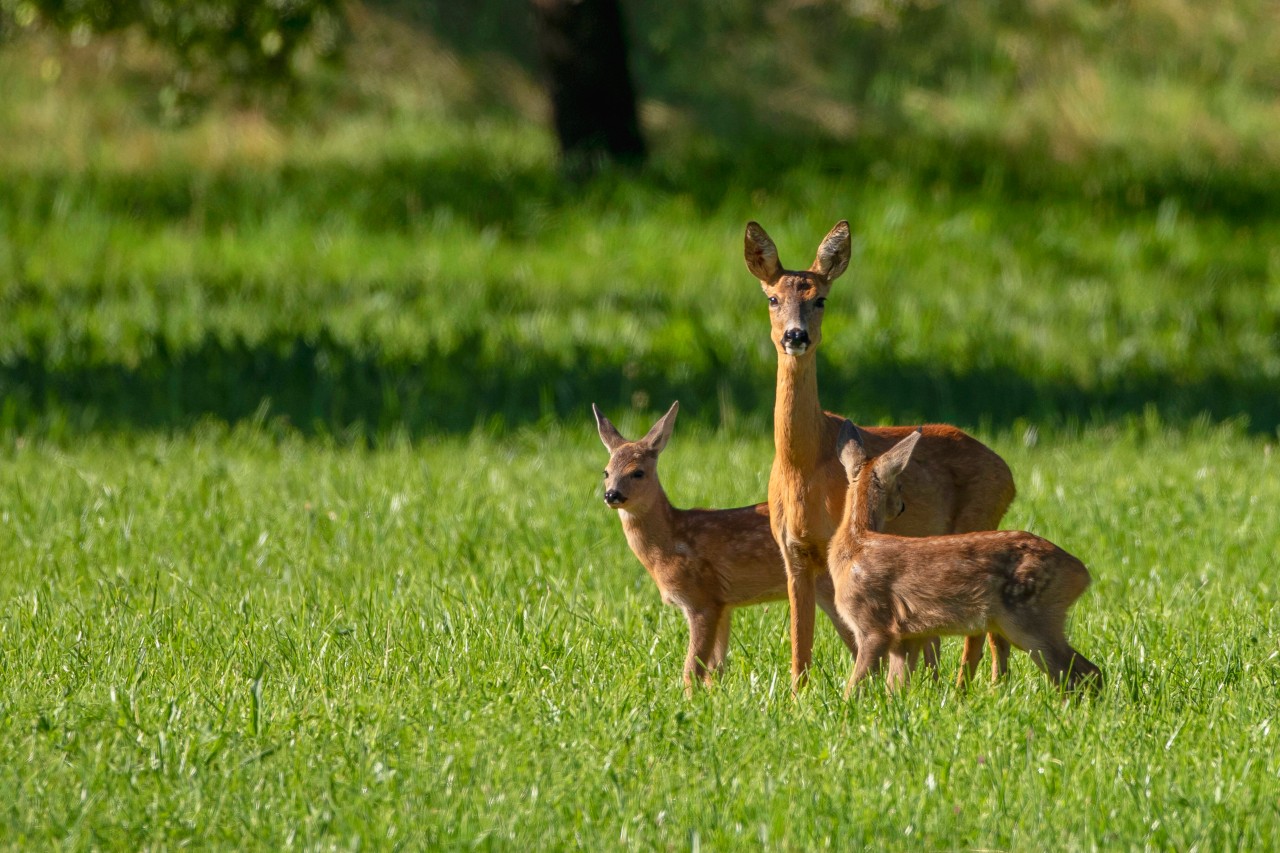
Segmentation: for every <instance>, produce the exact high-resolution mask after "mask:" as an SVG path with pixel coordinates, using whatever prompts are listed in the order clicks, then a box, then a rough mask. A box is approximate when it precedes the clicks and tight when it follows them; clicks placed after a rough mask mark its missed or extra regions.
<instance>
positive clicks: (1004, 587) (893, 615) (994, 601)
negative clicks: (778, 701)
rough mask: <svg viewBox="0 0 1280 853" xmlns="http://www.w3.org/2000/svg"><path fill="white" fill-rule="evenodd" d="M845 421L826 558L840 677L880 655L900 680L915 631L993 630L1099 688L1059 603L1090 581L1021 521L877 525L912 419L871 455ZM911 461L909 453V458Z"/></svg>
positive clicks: (1057, 673)
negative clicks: (842, 644) (965, 527)
mask: <svg viewBox="0 0 1280 853" xmlns="http://www.w3.org/2000/svg"><path fill="white" fill-rule="evenodd" d="M861 432H862V431H861V430H859V429H858V428H857V427H855V426H854V425H853V424H852V423H851V422H849V421H845V422H844V425H843V426H842V427H841V428H840V435H839V437H838V439H837V444H836V451H837V454H838V456H839V458H840V462H841V464H842V465H843V466H844V469H845V472H846V473H847V476H848V495H847V497H846V498H845V514H844V518H843V520H842V521H841V522H840V527H839V529H837V530H836V534H835V536H834V537H833V538H832V540H831V547H830V552H829V556H828V560H829V562H830V566H831V577H832V580H833V581H834V582H835V586H836V605H837V606H838V607H839V608H840V614H841V615H842V616H843V617H844V618H845V620H846V621H847V622H848V623H849V624H850V625H852V626H853V629H854V632H855V634H856V635H857V640H858V658H857V663H856V664H855V665H854V669H853V674H852V676H850V678H849V684H848V687H847V688H846V689H845V696H846V698H847V697H848V696H849V694H850V692H852V690H853V688H854V686H855V685H856V684H857V683H858V682H859V681H861V680H862V679H864V678H866V677H867V676H869V675H871V674H873V673H876V672H878V671H879V670H880V668H881V666H882V664H883V663H884V661H885V659H886V658H888V661H889V677H888V680H889V685H890V687H897V686H900V685H903V684H905V683H906V682H907V680H908V677H909V674H910V672H911V670H912V669H914V667H915V663H916V660H917V658H918V657H919V655H920V649H921V644H922V643H923V641H924V638H927V637H933V636H937V635H940V634H963V635H972V634H976V633H979V632H982V631H985V632H988V633H990V634H998V635H999V636H1001V637H1004V638H1005V639H1006V640H1008V641H1009V642H1011V643H1013V645H1015V646H1017V647H1018V648H1020V649H1023V650H1025V651H1027V652H1029V653H1030V654H1031V659H1032V660H1033V661H1035V663H1036V665H1037V666H1039V667H1040V668H1041V669H1042V670H1044V671H1045V672H1046V673H1047V674H1048V675H1049V677H1050V678H1051V679H1053V681H1054V682H1055V683H1057V684H1059V685H1061V686H1064V687H1066V688H1067V689H1069V690H1074V689H1075V688H1077V687H1080V686H1086V687H1089V688H1092V689H1098V688H1100V687H1101V686H1102V670H1100V669H1098V667H1097V666H1095V665H1094V664H1093V662H1092V661H1090V660H1088V659H1087V658H1086V657H1085V656H1084V655H1082V654H1080V653H1079V652H1077V651H1076V650H1075V649H1073V648H1072V647H1071V645H1070V643H1068V642H1067V635H1066V633H1065V630H1064V625H1065V623H1066V618H1067V608H1068V607H1070V606H1071V604H1072V602H1074V601H1075V600H1076V599H1077V598H1079V597H1080V594H1081V593H1083V592H1084V591H1085V588H1086V587H1088V586H1089V570H1088V569H1086V568H1085V567H1084V563H1081V562H1080V561H1079V560H1077V559H1076V558H1075V557H1073V556H1071V555H1070V554H1068V553H1067V552H1066V551H1064V550H1062V549H1061V548H1059V547H1058V546H1057V545H1054V544H1053V543H1052V542H1050V541H1048V540H1047V539H1042V538H1040V537H1039V536H1035V535H1033V534H1031V533H1023V532H1021V531H1016V530H988V531H984V532H978V533H960V534H955V535H951V536H927V537H924V538H915V539H913V538H907V537H904V536H891V535H889V534H886V533H883V532H882V531H883V530H884V529H885V526H886V524H887V523H888V522H889V521H890V520H891V519H893V518H894V517H896V516H898V515H899V514H900V513H901V512H902V510H903V504H904V502H903V491H904V485H905V483H904V481H905V479H906V478H905V473H906V472H907V471H910V469H911V465H909V464H908V463H911V460H912V456H913V451H916V450H917V445H920V446H923V444H924V442H923V440H922V434H921V432H920V431H919V430H917V431H916V432H913V433H911V434H910V435H908V436H907V437H906V438H904V439H902V440H901V441H899V442H898V443H897V444H895V445H894V446H893V447H892V448H891V449H890V450H888V451H886V452H885V453H883V454H881V455H880V456H870V455H869V453H868V450H867V447H866V446H865V444H864V443H863V439H862V436H861ZM912 464H914V463H912Z"/></svg>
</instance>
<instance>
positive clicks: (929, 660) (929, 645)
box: [911, 637, 942, 681]
mask: <svg viewBox="0 0 1280 853" xmlns="http://www.w3.org/2000/svg"><path fill="white" fill-rule="evenodd" d="M921 652H922V654H921V658H922V659H923V660H924V665H925V668H926V669H927V670H929V677H930V678H932V679H933V680H934V681H937V680H938V664H939V662H940V661H941V660H942V638H941V637H929V638H927V639H924V640H921ZM915 668H916V665H915V662H914V661H913V662H912V663H911V670H912V671H913V672H914V671H915Z"/></svg>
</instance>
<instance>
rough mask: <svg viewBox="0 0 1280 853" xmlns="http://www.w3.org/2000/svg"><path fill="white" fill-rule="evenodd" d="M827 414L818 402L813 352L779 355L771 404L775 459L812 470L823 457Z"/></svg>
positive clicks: (816, 366)
mask: <svg viewBox="0 0 1280 853" xmlns="http://www.w3.org/2000/svg"><path fill="white" fill-rule="evenodd" d="M825 421H826V417H825V416H824V415H823V413H822V406H821V405H820V404H819V403H818V359H817V354H816V353H809V354H806V355H804V356H800V357H798V358H797V357H794V356H789V355H779V356H778V387H777V395H776V396H775V398H774V404H773V444H774V451H775V453H776V454H777V458H778V459H779V460H781V461H784V462H785V463H786V464H788V465H789V466H791V467H793V468H798V469H800V470H803V471H812V470H813V469H814V468H816V467H817V465H818V461H819V460H820V459H821V458H822V453H821V452H820V447H819V445H820V444H821V441H822V437H823V433H824V427H825Z"/></svg>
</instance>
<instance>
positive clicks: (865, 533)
mask: <svg viewBox="0 0 1280 853" xmlns="http://www.w3.org/2000/svg"><path fill="white" fill-rule="evenodd" d="M863 476H869V474H864V475H863ZM860 486H863V484H862V483H859V482H854V483H850V484H849V492H848V494H847V495H846V496H845V499H844V502H845V503H844V507H845V516H844V520H843V521H842V522H841V524H840V529H839V530H838V531H837V533H836V537H837V538H839V539H842V540H843V541H844V543H845V547H846V548H848V550H849V551H850V552H853V553H856V552H858V551H861V550H862V548H863V546H864V545H866V543H867V540H868V539H870V538H872V537H874V536H875V535H876V532H877V531H876V529H875V526H874V525H873V524H872V519H871V508H870V505H869V504H868V503H867V496H866V494H859V491H865V489H860V488H859V487H860Z"/></svg>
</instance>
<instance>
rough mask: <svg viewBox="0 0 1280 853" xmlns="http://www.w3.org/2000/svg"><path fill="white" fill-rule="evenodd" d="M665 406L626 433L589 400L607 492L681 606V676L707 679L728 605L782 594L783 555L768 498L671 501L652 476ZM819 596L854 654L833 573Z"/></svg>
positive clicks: (720, 655)
mask: <svg viewBox="0 0 1280 853" xmlns="http://www.w3.org/2000/svg"><path fill="white" fill-rule="evenodd" d="M679 407H680V404H679V403H678V402H677V403H672V404H671V409H670V410H669V411H668V412H667V413H666V414H665V415H663V416H662V418H661V419H660V420H659V421H658V422H657V423H656V424H654V425H653V428H652V429H650V430H649V432H648V434H647V435H646V436H645V437H644V438H642V439H640V440H639V441H627V440H626V439H625V438H623V437H622V434H621V433H619V432H618V430H617V428H616V427H614V425H613V424H612V423H610V422H609V419H608V418H606V417H605V416H604V415H602V414H601V413H600V409H598V408H597V407H596V406H595V404H594V403H593V404H592V406H591V410H592V411H593V412H595V416H596V428H597V430H599V432H600V440H601V441H603V442H604V446H605V447H606V448H608V450H609V466H608V467H607V468H605V471H604V502H605V503H606V504H608V505H609V506H610V507H612V508H613V509H616V510H617V511H618V515H619V517H620V518H621V519H622V531H623V533H625V534H626V537H627V544H628V545H630V546H631V551H632V553H634V554H635V555H636V559H638V560H639V561H640V562H641V564H642V565H644V567H645V569H647V570H648V572H649V576H650V577H652V578H653V580H654V583H656V584H657V585H658V591H659V592H660V593H661V594H662V599H663V601H665V602H666V603H668V604H674V605H675V606H677V607H679V608H680V609H681V610H683V611H684V615H685V619H686V620H688V622H689V653H688V655H686V657H685V662H684V681H685V685H686V687H691V686H692V684H693V681H694V679H695V678H697V679H700V680H702V681H710V680H711V679H712V677H713V676H714V675H715V674H716V673H717V672H719V671H720V670H721V669H722V667H723V666H724V658H725V653H726V652H727V651H728V650H729V625H730V621H731V619H732V614H733V608H735V607H742V606H743V605H747V604H758V603H761V602H765V601H776V600H779V599H783V598H786V597H787V575H786V572H785V570H784V569H783V566H782V555H781V554H779V553H778V546H777V545H776V544H775V543H774V541H773V535H772V534H771V533H770V532H769V508H768V507H767V506H766V505H765V504H756V505H755V506H744V507H739V508H737V509H676V508H675V507H673V506H672V505H671V502H670V501H669V500H667V495H666V492H664V491H663V489H662V483H661V482H659V480H658V454H660V453H661V452H662V449H663V448H664V447H666V446H667V441H668V440H669V439H670V438H671V431H672V430H673V429H674V428H675V423H676V411H677V410H678V409H679ZM817 595H818V603H819V604H820V605H821V606H822V609H823V611H824V612H825V613H826V614H827V616H829V617H830V618H831V622H832V624H833V625H835V627H836V631H837V632H839V634H840V639H841V640H843V641H844V644H845V645H846V646H848V647H849V651H850V652H853V653H854V654H857V648H855V646H854V644H853V633H852V632H851V631H850V630H849V628H848V627H847V626H846V625H845V624H844V623H843V622H841V621H840V617H839V616H838V615H837V613H836V609H835V601H834V595H835V590H834V587H833V586H832V583H831V577H830V576H829V575H828V574H826V572H823V573H822V575H820V576H819V577H818V578H817Z"/></svg>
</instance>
